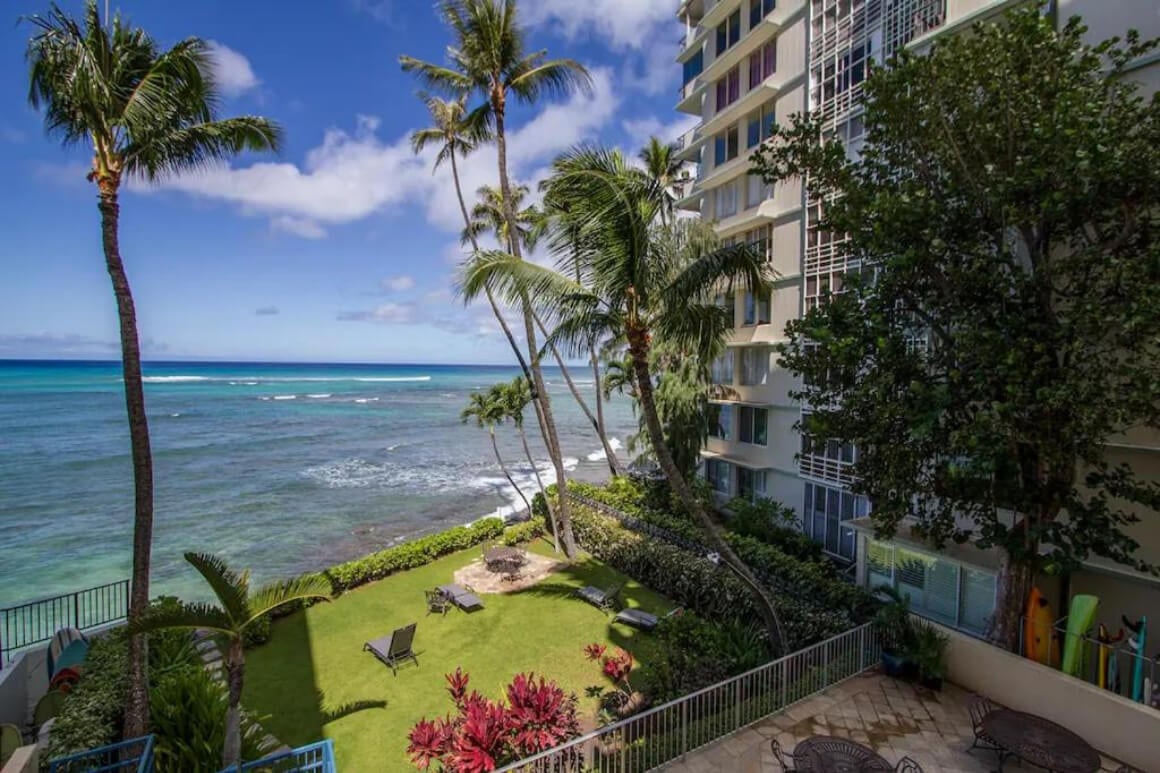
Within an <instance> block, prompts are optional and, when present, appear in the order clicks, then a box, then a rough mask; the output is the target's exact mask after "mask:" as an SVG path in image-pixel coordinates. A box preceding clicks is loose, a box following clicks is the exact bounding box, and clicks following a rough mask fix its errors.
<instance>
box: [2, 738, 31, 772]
mask: <svg viewBox="0 0 1160 773" xmlns="http://www.w3.org/2000/svg"><path fill="white" fill-rule="evenodd" d="M37 760H38V755H37V753H36V745H35V744H33V745H31V746H21V747H20V748H19V749H17V750H16V751H15V753H13V755H12V756H11V757H9V758H8V762H6V763H5V764H4V767H3V769H0V773H36V771H37V770H39V769H40V768H39V766H38V765H37Z"/></svg>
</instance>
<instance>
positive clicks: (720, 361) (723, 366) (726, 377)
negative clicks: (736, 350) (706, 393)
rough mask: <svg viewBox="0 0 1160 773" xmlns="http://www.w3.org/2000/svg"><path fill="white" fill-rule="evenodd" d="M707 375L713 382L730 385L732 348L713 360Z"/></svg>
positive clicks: (731, 377) (731, 379)
mask: <svg viewBox="0 0 1160 773" xmlns="http://www.w3.org/2000/svg"><path fill="white" fill-rule="evenodd" d="M709 377H710V380H711V381H712V382H713V383H714V384H723V385H730V384H732V383H733V350H732V349H730V350H728V351H726V352H725V353H724V354H722V355H721V356H720V357H718V358H717V359H715V360H713V365H712V366H711V367H710V369H709Z"/></svg>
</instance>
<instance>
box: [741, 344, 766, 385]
mask: <svg viewBox="0 0 1160 773" xmlns="http://www.w3.org/2000/svg"><path fill="white" fill-rule="evenodd" d="M767 381H769V350H767V349H766V348H765V347H763V346H754V347H747V348H745V349H742V350H741V385H742V386H761V385H763V384H765V383H766V382H767Z"/></svg>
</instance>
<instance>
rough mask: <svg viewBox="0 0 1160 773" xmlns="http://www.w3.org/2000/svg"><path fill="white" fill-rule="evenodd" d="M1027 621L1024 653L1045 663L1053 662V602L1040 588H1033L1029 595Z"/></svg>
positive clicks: (1024, 632)
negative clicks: (1050, 601) (1049, 600)
mask: <svg viewBox="0 0 1160 773" xmlns="http://www.w3.org/2000/svg"><path fill="white" fill-rule="evenodd" d="M1025 618H1026V623H1025V624H1024V630H1023V654H1024V655H1026V656H1027V657H1028V658H1030V659H1031V660H1035V661H1038V662H1040V663H1042V664H1044V665H1049V664H1050V662H1051V639H1052V636H1051V622H1052V618H1051V604H1050V603H1049V602H1048V600H1047V597H1046V596H1044V595H1043V593H1042V592H1041V591H1040V590H1039V588H1032V589H1031V593H1030V594H1029V595H1028V596H1027V611H1026V615H1025Z"/></svg>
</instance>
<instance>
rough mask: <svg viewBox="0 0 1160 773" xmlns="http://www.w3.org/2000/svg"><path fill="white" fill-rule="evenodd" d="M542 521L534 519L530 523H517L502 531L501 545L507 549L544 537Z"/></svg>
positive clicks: (541, 519) (537, 518)
mask: <svg viewBox="0 0 1160 773" xmlns="http://www.w3.org/2000/svg"><path fill="white" fill-rule="evenodd" d="M544 525H545V524H544V519H543V518H539V517H534V518H532V519H531V520H530V521H524V522H523V523H517V524H515V525H514V526H509V527H507V528H506V529H504V530H503V544H505V545H508V546H509V547H511V546H514V545H520V544H523V543H525V542H531V541H532V540H534V539H536V538H538V537H542V536H543V535H544Z"/></svg>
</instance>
